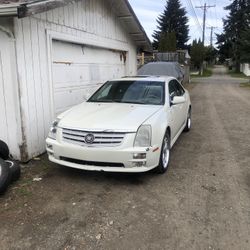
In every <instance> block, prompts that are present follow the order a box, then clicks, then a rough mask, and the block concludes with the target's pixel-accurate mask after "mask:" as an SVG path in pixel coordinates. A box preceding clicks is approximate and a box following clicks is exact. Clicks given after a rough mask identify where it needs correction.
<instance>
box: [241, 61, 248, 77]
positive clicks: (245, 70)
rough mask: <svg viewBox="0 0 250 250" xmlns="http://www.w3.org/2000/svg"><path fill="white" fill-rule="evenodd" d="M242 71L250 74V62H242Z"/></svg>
mask: <svg viewBox="0 0 250 250" xmlns="http://www.w3.org/2000/svg"><path fill="white" fill-rule="evenodd" d="M241 72H242V73H244V74H245V75H246V76H250V64H249V63H243V64H241Z"/></svg>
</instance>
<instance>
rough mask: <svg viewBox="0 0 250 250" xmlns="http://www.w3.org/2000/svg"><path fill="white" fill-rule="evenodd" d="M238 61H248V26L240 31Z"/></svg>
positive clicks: (249, 29) (249, 35)
mask: <svg viewBox="0 0 250 250" xmlns="http://www.w3.org/2000/svg"><path fill="white" fill-rule="evenodd" d="M240 61H241V62H242V63H250V27H249V28H248V29H246V30H245V31H244V32H243V33H242V39H241V41H240Z"/></svg>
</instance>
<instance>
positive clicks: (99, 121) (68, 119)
mask: <svg viewBox="0 0 250 250" xmlns="http://www.w3.org/2000/svg"><path fill="white" fill-rule="evenodd" d="M190 127H191V102H190V97H189V93H188V91H187V90H186V89H185V88H184V87H183V86H182V85H181V84H180V83H179V82H178V81H177V80H176V79H175V78H173V77H166V76H162V77H161V76H159V77H158V76H137V77H130V78H128V77H126V78H122V79H117V80H112V81H108V82H106V83H105V84H104V85H102V87H101V88H99V89H98V90H97V91H96V92H95V93H94V94H93V95H92V96H91V97H90V98H89V99H88V100H87V101H86V102H84V103H82V104H80V105H78V106H75V107H73V108H71V109H70V110H68V111H66V112H64V113H62V114H61V115H59V116H58V117H57V119H56V120H55V121H54V122H53V124H52V127H51V129H50V132H49V135H48V138H47V139H46V149H47V152H48V155H49V160H50V161H52V162H55V163H58V164H61V165H64V166H68V167H72V168H78V169H84V170H94V171H110V172H146V171H149V170H151V169H153V168H157V170H158V172H159V173H164V172H165V171H166V170H167V168H168V165H169V159H170V149H171V147H172V146H173V145H174V143H175V141H176V140H177V138H178V137H179V136H180V134H181V133H182V131H183V130H184V131H189V130H190Z"/></svg>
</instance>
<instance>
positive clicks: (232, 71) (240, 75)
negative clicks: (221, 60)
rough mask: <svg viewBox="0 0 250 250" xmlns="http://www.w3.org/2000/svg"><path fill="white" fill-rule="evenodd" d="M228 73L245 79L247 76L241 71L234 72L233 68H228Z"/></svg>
mask: <svg viewBox="0 0 250 250" xmlns="http://www.w3.org/2000/svg"><path fill="white" fill-rule="evenodd" d="M228 74H229V75H230V76H231V77H235V78H245V79H248V78H249V77H247V76H246V75H244V74H243V73H236V72H235V71H234V70H228Z"/></svg>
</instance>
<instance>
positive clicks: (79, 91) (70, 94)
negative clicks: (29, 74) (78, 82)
mask: <svg viewBox="0 0 250 250" xmlns="http://www.w3.org/2000/svg"><path fill="white" fill-rule="evenodd" d="M99 87H100V85H93V86H90V87H84V88H75V89H70V90H69V89H61V91H58V92H56V93H55V95H54V98H55V102H56V103H57V112H58V113H61V112H63V111H64V110H66V109H68V108H70V107H72V106H74V105H76V104H79V103H82V102H83V101H85V100H86V99H88V97H89V96H90V95H91V94H93V93H94V92H95V91H96V90H97V89H98V88H99ZM62 100H63V101H62Z"/></svg>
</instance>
